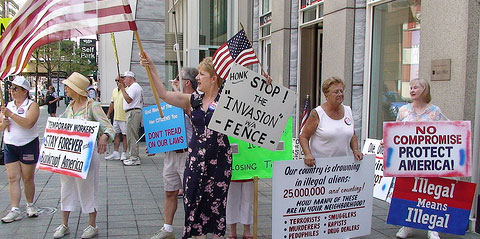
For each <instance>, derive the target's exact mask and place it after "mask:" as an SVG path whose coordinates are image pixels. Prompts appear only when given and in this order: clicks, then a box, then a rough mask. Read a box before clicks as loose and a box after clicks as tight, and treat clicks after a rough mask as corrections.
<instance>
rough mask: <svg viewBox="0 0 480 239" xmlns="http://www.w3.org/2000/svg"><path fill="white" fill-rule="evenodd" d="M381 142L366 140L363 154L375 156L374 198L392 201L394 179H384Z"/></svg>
mask: <svg viewBox="0 0 480 239" xmlns="http://www.w3.org/2000/svg"><path fill="white" fill-rule="evenodd" d="M380 142H381V141H380V140H377V139H366V140H365V144H364V145H363V150H362V153H363V154H374V155H375V175H374V177H373V183H374V186H373V196H374V197H375V198H378V199H380V200H384V201H390V199H391V197H392V196H391V192H392V190H391V186H392V180H393V178H392V177H384V175H383V147H382V146H381V145H380ZM387 199H388V200H387Z"/></svg>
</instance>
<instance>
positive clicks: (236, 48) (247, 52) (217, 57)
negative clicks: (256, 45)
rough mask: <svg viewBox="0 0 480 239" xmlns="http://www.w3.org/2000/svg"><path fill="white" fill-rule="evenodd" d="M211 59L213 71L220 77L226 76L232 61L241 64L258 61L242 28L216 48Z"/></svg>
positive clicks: (246, 64)
mask: <svg viewBox="0 0 480 239" xmlns="http://www.w3.org/2000/svg"><path fill="white" fill-rule="evenodd" d="M212 61H213V66H214V68H215V71H216V72H217V74H218V75H219V76H220V77H221V78H222V79H225V78H226V77H227V76H228V73H229V72H230V68H231V66H232V64H233V63H234V62H235V63H238V64H240V65H242V66H248V65H251V64H255V63H259V61H258V58H257V56H256V55H255V51H254V50H253V48H252V45H251V44H250V42H249V41H248V38H247V36H246V35H245V31H243V29H242V30H240V31H239V32H238V33H237V34H235V36H233V37H232V38H230V40H228V41H227V42H225V43H223V45H221V46H220V48H218V50H217V51H216V52H215V54H214V55H213V57H212Z"/></svg>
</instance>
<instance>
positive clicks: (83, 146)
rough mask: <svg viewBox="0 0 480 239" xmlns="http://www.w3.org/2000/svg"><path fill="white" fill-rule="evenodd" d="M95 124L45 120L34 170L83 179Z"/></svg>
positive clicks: (76, 120) (59, 119)
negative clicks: (38, 155)
mask: <svg viewBox="0 0 480 239" xmlns="http://www.w3.org/2000/svg"><path fill="white" fill-rule="evenodd" d="M99 127H100V123H99V122H93V121H85V120H78V119H65V118H55V117H48V120H47V126H46V127H45V133H44V136H43V141H42V147H41V149H40V157H39V161H38V164H37V168H38V169H42V170H46V171H50V172H54V173H59V174H64V175H68V176H72V177H77V178H82V179H86V178H87V176H88V169H89V168H90V161H91V159H92V155H93V150H96V147H95V143H96V141H97V134H98V129H99Z"/></svg>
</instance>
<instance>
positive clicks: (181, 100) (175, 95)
mask: <svg viewBox="0 0 480 239" xmlns="http://www.w3.org/2000/svg"><path fill="white" fill-rule="evenodd" d="M140 64H141V65H142V66H144V67H145V68H146V69H147V70H148V69H149V70H150V73H151V75H152V80H153V84H154V86H155V89H156V90H157V93H158V97H160V98H161V99H162V100H164V101H165V102H167V103H168V104H171V105H173V106H177V107H180V108H183V109H189V108H190V97H191V94H183V93H181V92H176V91H167V90H166V89H165V85H163V81H162V80H161V79H160V76H159V75H158V71H157V67H156V66H155V64H154V63H153V61H152V58H150V56H148V55H147V53H145V52H143V54H141V53H140ZM147 66H148V67H147Z"/></svg>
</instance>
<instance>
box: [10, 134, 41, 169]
mask: <svg viewBox="0 0 480 239" xmlns="http://www.w3.org/2000/svg"><path fill="white" fill-rule="evenodd" d="M39 153H40V144H39V141H38V137H37V138H35V139H34V140H32V141H30V143H28V144H26V145H23V146H15V145H12V144H5V148H4V155H3V156H4V159H5V164H7V163H14V162H17V161H20V162H22V163H24V164H36V163H37V162H38V155H39Z"/></svg>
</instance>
